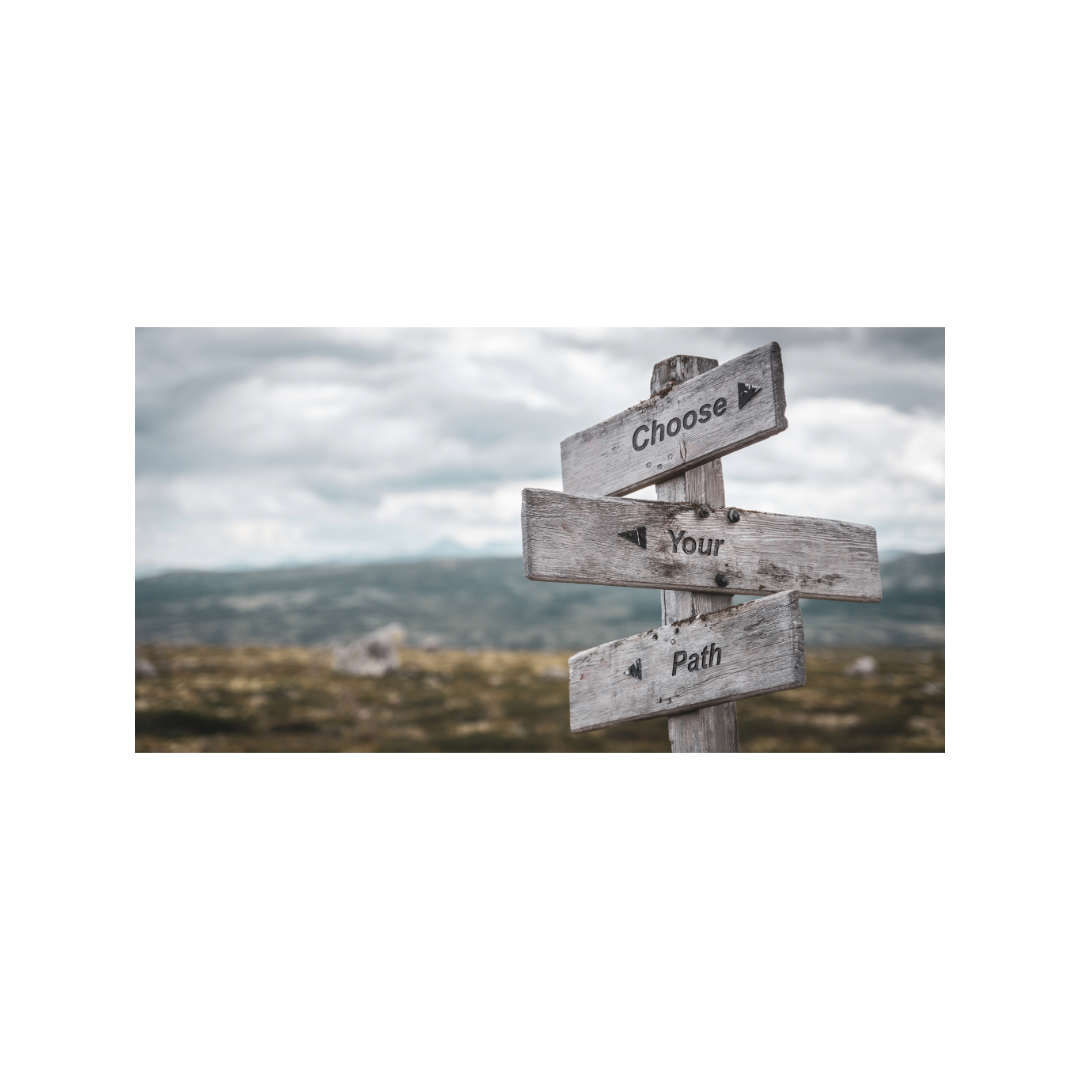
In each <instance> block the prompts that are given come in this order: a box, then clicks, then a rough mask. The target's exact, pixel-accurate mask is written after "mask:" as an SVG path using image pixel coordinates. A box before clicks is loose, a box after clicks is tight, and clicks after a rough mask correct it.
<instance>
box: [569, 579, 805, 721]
mask: <svg viewBox="0 0 1080 1080" xmlns="http://www.w3.org/2000/svg"><path fill="white" fill-rule="evenodd" d="M805 683H806V662H805V657H804V649H803V622H802V613H801V612H800V611H799V593H798V591H797V590H795V589H789V590H788V591H787V592H781V593H777V594H776V595H775V596H770V597H768V598H766V599H764V600H754V601H751V602H750V603H748V604H740V605H739V606H738V607H731V608H727V609H726V610H724V611H714V612H712V613H711V614H708V615H698V616H696V617H694V618H691V619H683V620H681V621H680V622H677V623H675V624H673V625H671V626H661V627H660V628H659V629H658V630H649V631H646V632H645V633H644V634H636V635H635V636H634V637H628V638H623V640H622V641H612V642H610V643H608V644H607V645H597V646H596V648H594V649H587V650H586V651H585V652H580V653H578V654H577V655H576V656H572V657H570V730H571V731H575V732H577V731H595V730H596V729H597V728H603V727H610V726H611V725H613V724H622V723H625V722H627V721H629V720H647V719H649V718H650V717H653V716H671V715H673V714H678V713H680V712H687V711H689V710H691V709H701V708H704V707H706V706H709V705H719V704H721V703H723V702H725V701H736V700H738V699H739V698H745V697H753V696H755V695H757V694H771V693H773V692H775V691H777V690H790V689H792V688H794V687H796V686H803V685H804V684H805Z"/></svg>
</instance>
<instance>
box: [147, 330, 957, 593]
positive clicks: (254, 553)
mask: <svg viewBox="0 0 1080 1080" xmlns="http://www.w3.org/2000/svg"><path fill="white" fill-rule="evenodd" d="M135 340H136V350H135V351H136V433H137V434H136V540H135V564H136V566H135V568H136V573H137V574H139V575H144V574H148V573H154V572H158V571H162V570H167V569H178V568H203V569H223V568H246V567H269V566H281V565H290V564H298V563H318V562H360V561H373V560H389V559H400V558H408V557H415V556H419V555H424V554H429V553H430V554H433V555H446V554H454V555H464V554H477V555H480V554H500V555H509V554H516V553H519V552H520V550H521V529H520V516H519V515H520V502H521V489H522V488H523V487H525V486H531V487H549V488H556V489H559V488H561V482H560V478H559V443H560V441H561V440H562V439H564V438H565V437H566V436H567V435H570V434H573V433H574V432H575V431H578V430H580V429H582V428H585V427H588V426H590V425H592V424H594V423H597V422H598V421H600V420H604V419H606V418H607V417H609V416H611V415H613V414H614V413H617V412H620V411H621V410H623V409H625V408H627V407H628V406H630V405H633V404H635V403H636V402H638V401H640V400H641V399H642V398H644V397H646V396H648V388H649V376H650V373H651V371H652V366H653V364H654V363H656V361H658V360H662V359H664V358H665V357H667V356H671V355H674V354H676V353H690V354H694V355H698V356H709V357H713V358H714V359H716V360H719V361H720V362H721V363H723V362H724V361H725V360H730V359H732V358H733V357H735V356H738V355H739V354H740V353H743V352H746V351H747V350H748V349H752V348H755V347H757V346H759V345H763V344H766V343H767V342H769V341H778V342H779V343H780V346H781V349H782V351H783V358H784V374H785V384H786V391H787V401H788V409H787V416H788V424H789V426H788V430H787V431H785V432H782V433H781V434H780V435H777V436H774V437H773V438H771V439H767V440H765V441H764V442H762V443H758V444H757V445H755V446H751V447H747V448H746V449H743V450H739V451H737V452H736V453H734V454H732V455H730V456H728V457H726V458H725V459H724V477H725V481H726V485H727V497H728V502H729V503H732V504H736V505H740V506H745V507H749V508H752V509H757V510H768V511H774V512H783V513H790V514H806V515H810V516H814V517H830V518H841V519H843V520H847V521H855V522H860V523H863V524H868V525H873V526H874V527H875V528H876V529H877V531H878V544H879V547H880V548H881V549H882V550H884V551H889V550H908V551H940V550H943V549H944V546H945V487H944V484H945V332H944V330H939V329H873V330H857V329H790V328H788V329H785V328H776V327H754V328H738V329H668V330H665V329H647V330H632V329H618V330H580V329H578V330H552V329H544V330H140V331H137V332H136V339H135ZM650 496H651V492H648V491H643V492H638V493H636V494H635V496H634V497H635V498H642V497H650Z"/></svg>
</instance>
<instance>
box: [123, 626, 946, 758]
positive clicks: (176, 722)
mask: <svg viewBox="0 0 1080 1080" xmlns="http://www.w3.org/2000/svg"><path fill="white" fill-rule="evenodd" d="M862 651H864V650H856V649H839V648H837V649H816V650H814V649H811V650H807V654H806V667H807V682H806V686H805V687H803V688H802V689H800V690H789V691H786V692H785V693H782V694H770V695H766V696H764V697H760V698H751V699H749V700H747V701H741V702H739V735H740V742H741V747H742V750H743V751H744V752H751V753H755V752H756V753H775V752H796V753H820V752H833V751H848V752H851V751H856V752H858V751H870V752H912V751H914V752H926V751H931V752H933V751H943V750H944V749H945V657H944V653H942V652H937V651H932V650H926V649H885V648H882V649H873V650H870V652H871V654H872V655H873V656H874V657H875V658H876V659H877V661H878V663H879V665H880V669H879V672H878V674H876V675H873V676H870V677H851V676H846V675H844V674H843V668H844V667H845V666H846V665H847V664H848V663H849V662H850V660H851V659H852V658H853V657H855V656H857V655H859V654H860V652H862ZM139 655H140V656H143V657H145V658H146V659H147V660H149V661H150V662H151V663H152V664H153V665H154V666H155V668H156V669H157V671H158V674H157V676H155V677H152V678H140V679H138V680H137V681H136V687H135V749H136V750H137V751H143V752H196V753H237V752H239V753H281V752H286V753H289V752H301V753H320V752H331V753H338V752H350V751H351V752H369V751H377V752H384V753H385V752H486V753H490V752H507V751H511V752H526V753H529V752H533V753H537V752H538V753H574V752H644V753H669V752H670V747H669V745H668V739H667V721H666V720H662V719H661V720H649V721H644V722H641V723H637V724H624V725H621V726H619V727H616V728H609V729H607V730H606V731H598V732H591V733H589V734H587V735H571V734H570V728H569V720H568V715H569V714H568V704H567V702H568V687H567V667H566V661H567V658H568V654H565V653H562V654H555V653H541V652H494V651H485V652H456V651H450V650H446V651H435V652H425V651H421V650H418V649H404V650H403V651H402V667H401V670H400V671H398V672H397V673H396V674H394V675H389V676H386V677H384V678H370V677H361V676H354V675H345V674H342V673H341V672H336V671H334V670H333V668H332V665H331V655H330V652H329V650H326V649H313V648H310V649H309V648H299V647H274V646H263V645H250V646H213V645H190V646H184V645H145V646H140V648H139Z"/></svg>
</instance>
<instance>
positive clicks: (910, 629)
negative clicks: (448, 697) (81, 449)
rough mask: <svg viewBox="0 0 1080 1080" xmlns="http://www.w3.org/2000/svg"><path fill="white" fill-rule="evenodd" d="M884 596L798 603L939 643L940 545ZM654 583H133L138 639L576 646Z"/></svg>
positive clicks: (262, 576) (636, 623)
mask: <svg viewBox="0 0 1080 1080" xmlns="http://www.w3.org/2000/svg"><path fill="white" fill-rule="evenodd" d="M881 579H882V591H883V594H884V599H883V600H882V602H881V603H880V604H849V603H840V602H833V601H827V600H805V601H803V603H802V609H803V616H804V620H805V625H806V643H807V644H808V645H830V646H831V645H845V644H859V645H894V646H902V645H924V646H926V645H929V646H940V645H943V644H944V641H945V553H944V552H940V553H938V554H935V555H904V556H901V557H900V558H897V559H895V560H893V561H891V562H887V563H884V564H883V565H882V567H881ZM659 621H660V594H659V592H657V591H655V590H652V589H619V588H611V587H608V586H603V585H563V584H558V583H554V582H545V581H529V580H528V579H526V578H525V577H524V576H523V575H522V572H521V560H520V559H519V558H507V559H433V560H429V561H426V562H409V563H391V564H378V565H366V566H309V567H300V568H291V569H282V570H252V571H244V572H232V573H230V572H210V571H199V572H177V573H170V574H163V575H161V576H159V577H152V578H144V579H143V580H141V581H137V582H136V583H135V636H136V640H137V641H144V642H145V641H160V642H173V643H200V644H217V645H235V644H241V643H266V644H280V645H322V644H327V643H330V642H334V641H347V640H350V639H352V638H355V637H358V636H359V635H361V634H366V633H368V632H370V631H371V630H374V629H375V628H376V627H379V626H383V625H385V624H386V623H389V622H397V623H400V624H401V625H402V626H404V627H405V629H406V631H407V632H408V635H409V640H410V642H411V643H413V644H417V643H421V644H423V643H427V644H431V645H436V644H437V645H439V646H442V647H446V648H457V649H462V648H484V649H491V648H495V649H544V650H557V651H575V650H578V649H586V648H591V647H592V646H593V645H598V644H600V643H601V642H605V641H614V640H616V639H618V638H622V637H627V636H628V635H630V634H634V633H638V632H640V631H642V630H647V629H649V628H651V627H653V626H656V625H658V623H659Z"/></svg>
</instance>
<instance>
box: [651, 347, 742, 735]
mask: <svg viewBox="0 0 1080 1080" xmlns="http://www.w3.org/2000/svg"><path fill="white" fill-rule="evenodd" d="M717 366H718V363H717V361H716V360H710V359H708V358H707V357H704V356H673V357H671V358H670V359H668V360H661V361H660V363H659V364H657V365H656V366H655V367H654V368H653V373H652V384H651V386H650V392H651V393H652V394H653V395H656V394H660V393H663V392H664V391H665V390H670V389H671V388H672V387H673V386H678V384H679V383H682V382H685V381H686V380H687V379H692V378H693V377H694V376H695V375H702V374H704V373H705V372H706V371H710V370H711V369H712V368H714V367H717ZM720 461H721V459H720V458H716V459H715V460H713V461H709V462H706V463H705V464H704V465H699V466H698V467H697V468H696V469H688V470H687V471H686V472H684V473H680V474H679V475H678V476H673V477H672V478H671V479H670V480H663V481H661V482H660V483H659V484H657V485H656V497H657V498H658V499H661V500H663V501H665V502H701V503H705V504H706V505H708V506H711V507H713V508H716V507H720V506H724V505H725V502H724V472H723V468H722V466H721V464H720ZM660 596H661V600H660V603H661V611H662V616H661V622H663V623H664V624H665V625H666V624H669V623H673V622H675V621H676V620H677V619H688V618H691V617H692V616H694V615H702V614H705V613H706V612H710V611H721V610H723V609H724V608H727V607H731V604H732V598H731V597H730V596H723V595H720V594H718V593H700V592H676V591H674V590H671V589H664V590H663V591H662V592H661V594H660ZM668 739H669V740H670V741H671V752H672V753H673V754H737V753H738V752H739V724H738V718H737V716H736V710H735V702H733V701H731V702H728V703H727V704H725V705H713V706H711V707H709V708H707V709H698V710H697V711H695V712H690V713H683V714H682V715H681V716H673V717H671V718H670V719H669V720H668Z"/></svg>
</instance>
